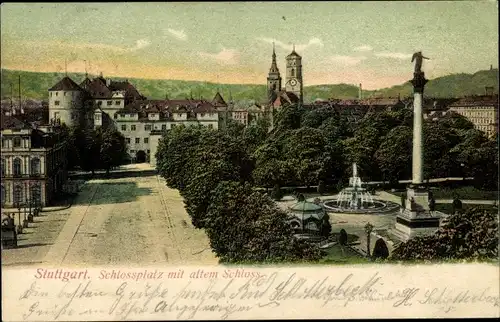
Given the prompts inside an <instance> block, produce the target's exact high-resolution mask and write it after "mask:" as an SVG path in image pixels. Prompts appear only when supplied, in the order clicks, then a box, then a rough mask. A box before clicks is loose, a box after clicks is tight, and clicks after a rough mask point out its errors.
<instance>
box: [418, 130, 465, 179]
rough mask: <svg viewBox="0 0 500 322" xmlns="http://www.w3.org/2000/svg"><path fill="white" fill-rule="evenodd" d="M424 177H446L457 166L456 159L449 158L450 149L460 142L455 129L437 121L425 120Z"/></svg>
mask: <svg viewBox="0 0 500 322" xmlns="http://www.w3.org/2000/svg"><path fill="white" fill-rule="evenodd" d="M423 140H424V146H425V148H424V177H426V178H446V177H448V176H449V175H450V173H452V172H453V171H454V170H453V167H456V166H457V165H456V161H453V159H450V158H448V157H447V156H449V154H450V151H451V150H452V149H453V147H455V146H456V145H457V144H458V143H459V142H460V137H459V136H458V134H456V132H455V131H454V130H453V129H450V128H447V127H445V126H442V125H441V124H439V123H436V122H432V121H429V122H424V126H423Z"/></svg>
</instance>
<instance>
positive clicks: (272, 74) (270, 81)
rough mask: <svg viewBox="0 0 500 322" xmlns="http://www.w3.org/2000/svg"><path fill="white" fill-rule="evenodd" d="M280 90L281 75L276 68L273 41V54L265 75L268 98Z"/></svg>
mask: <svg viewBox="0 0 500 322" xmlns="http://www.w3.org/2000/svg"><path fill="white" fill-rule="evenodd" d="M280 90H281V75H280V71H279V69H278V64H277V63H276V49H275V46H274V42H273V55H272V62H271V68H270V69H269V74H268V75H267V91H268V94H269V95H268V96H269V97H268V98H269V99H271V98H272V96H274V93H276V92H279V91H280Z"/></svg>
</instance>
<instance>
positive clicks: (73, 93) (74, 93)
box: [50, 91, 77, 97]
mask: <svg viewBox="0 0 500 322" xmlns="http://www.w3.org/2000/svg"><path fill="white" fill-rule="evenodd" d="M55 93H56V96H59V92H55ZM66 93H71V96H76V95H77V92H75V91H70V92H63V95H64V96H66ZM50 97H52V92H50Z"/></svg>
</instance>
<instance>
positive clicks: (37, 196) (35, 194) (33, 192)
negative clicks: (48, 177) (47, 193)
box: [30, 183, 42, 206]
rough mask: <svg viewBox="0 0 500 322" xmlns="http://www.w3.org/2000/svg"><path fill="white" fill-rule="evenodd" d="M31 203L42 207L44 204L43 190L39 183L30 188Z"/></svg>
mask: <svg viewBox="0 0 500 322" xmlns="http://www.w3.org/2000/svg"><path fill="white" fill-rule="evenodd" d="M30 196H31V201H32V202H33V205H34V206H37V205H40V204H41V202H42V189H41V187H40V184H39V183H35V184H33V185H32V186H31V187H30Z"/></svg>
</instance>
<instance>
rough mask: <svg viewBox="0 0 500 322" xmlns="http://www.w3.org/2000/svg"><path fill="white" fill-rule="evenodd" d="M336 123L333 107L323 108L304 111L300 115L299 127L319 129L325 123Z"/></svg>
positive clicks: (336, 114)
mask: <svg viewBox="0 0 500 322" xmlns="http://www.w3.org/2000/svg"><path fill="white" fill-rule="evenodd" d="M330 120H333V121H337V120H338V113H337V112H336V111H335V109H334V108H333V107H330V106H325V107H320V108H316V109H312V110H308V111H306V112H305V113H304V114H303V115H302V122H301V126H305V127H311V128H315V129H316V128H319V127H320V126H321V125H322V124H323V123H324V122H326V121H330Z"/></svg>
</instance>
